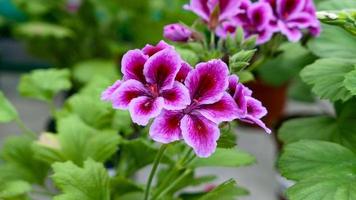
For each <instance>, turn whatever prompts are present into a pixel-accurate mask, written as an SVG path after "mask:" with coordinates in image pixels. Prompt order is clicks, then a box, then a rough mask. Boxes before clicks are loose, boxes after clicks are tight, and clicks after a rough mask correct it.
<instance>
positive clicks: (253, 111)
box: [246, 97, 267, 119]
mask: <svg viewBox="0 0 356 200" xmlns="http://www.w3.org/2000/svg"><path fill="white" fill-rule="evenodd" d="M246 101H247V115H250V116H253V117H255V118H258V119H260V118H262V117H264V116H265V115H266V114H267V109H266V108H265V107H263V105H262V103H261V102H260V101H259V100H257V99H255V98H253V97H246Z"/></svg>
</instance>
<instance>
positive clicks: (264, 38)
mask: <svg viewBox="0 0 356 200" xmlns="http://www.w3.org/2000/svg"><path fill="white" fill-rule="evenodd" d="M273 33H274V30H273V28H270V27H269V26H267V27H265V29H263V30H261V31H259V32H258V34H257V36H258V37H257V40H256V44H258V45H260V44H263V43H266V42H268V41H270V40H271V38H272V36H273Z"/></svg>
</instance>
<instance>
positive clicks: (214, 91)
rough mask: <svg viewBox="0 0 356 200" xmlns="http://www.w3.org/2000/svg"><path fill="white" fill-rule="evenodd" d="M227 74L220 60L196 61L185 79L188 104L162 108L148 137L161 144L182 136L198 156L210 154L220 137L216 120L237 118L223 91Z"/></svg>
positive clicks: (231, 103)
mask: <svg viewBox="0 0 356 200" xmlns="http://www.w3.org/2000/svg"><path fill="white" fill-rule="evenodd" d="M228 73H229V71H228V68H227V66H226V64H225V63H224V62H222V61H221V60H211V61H209V62H206V63H200V64H198V65H197V66H196V68H195V69H193V70H192V71H190V72H189V74H188V76H187V78H186V80H185V85H186V87H187V88H188V90H189V94H190V99H192V101H191V103H190V105H188V106H187V107H186V108H184V109H181V110H175V111H169V110H164V111H163V112H162V113H161V114H160V115H159V116H158V117H157V118H156V119H155V120H154V122H153V124H152V126H151V128H150V136H151V137H152V139H154V140H155V141H158V142H162V143H170V142H173V141H176V140H180V139H184V141H185V142H186V143H187V144H188V145H189V146H191V147H192V148H193V149H194V151H195V153H196V154H197V155H198V156H200V157H208V156H210V155H211V154H212V153H213V152H214V151H215V149H216V145H217V143H216V141H217V140H218V138H219V136H220V131H219V127H218V125H219V123H220V122H223V121H231V120H233V119H236V118H237V117H238V116H237V113H238V112H237V106H236V103H235V101H234V99H233V98H232V97H231V96H230V95H229V94H228V93H227V92H225V90H226V89H227V87H228Z"/></svg>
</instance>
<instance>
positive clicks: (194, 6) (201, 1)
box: [184, 0, 211, 21]
mask: <svg viewBox="0 0 356 200" xmlns="http://www.w3.org/2000/svg"><path fill="white" fill-rule="evenodd" d="M208 1H209V0H191V1H190V4H186V5H184V9H186V10H191V11H192V12H194V13H195V14H197V15H198V16H199V17H201V18H202V19H203V20H205V21H209V17H210V14H211V10H210V9H209V7H208Z"/></svg>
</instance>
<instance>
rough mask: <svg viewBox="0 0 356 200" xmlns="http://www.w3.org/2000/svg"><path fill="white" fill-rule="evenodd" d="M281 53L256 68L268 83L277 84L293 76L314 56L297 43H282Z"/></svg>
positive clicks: (313, 58)
mask: <svg viewBox="0 0 356 200" xmlns="http://www.w3.org/2000/svg"><path fill="white" fill-rule="evenodd" d="M279 51H281V53H280V54H279V55H278V56H277V57H275V58H272V59H269V60H267V62H265V63H264V64H263V65H262V66H261V67H259V68H258V75H259V76H260V77H261V78H262V79H263V81H265V82H266V83H268V84H270V85H275V86H279V85H282V84H284V83H286V82H287V81H289V80H291V79H292V78H294V77H295V76H296V75H297V74H298V72H299V71H300V70H301V69H303V67H304V66H306V65H308V64H310V63H312V62H313V61H314V60H315V56H314V55H312V54H311V53H310V51H309V50H307V49H306V48H304V47H303V46H301V45H300V44H298V43H284V44H282V45H281V46H280V48H279Z"/></svg>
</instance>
